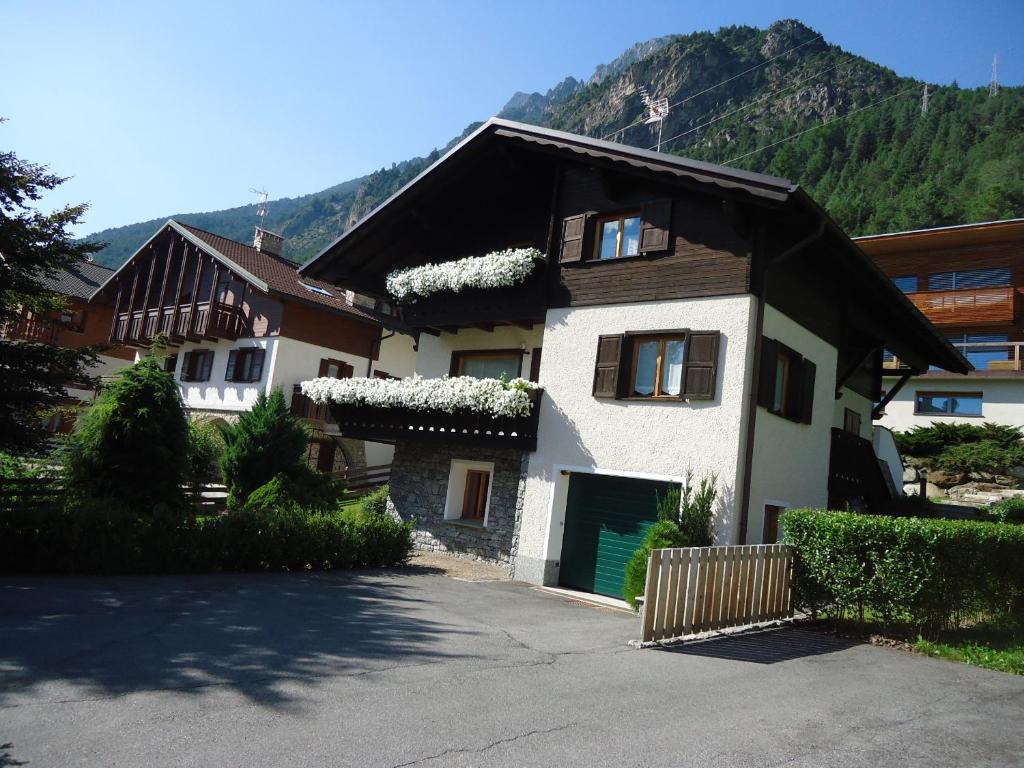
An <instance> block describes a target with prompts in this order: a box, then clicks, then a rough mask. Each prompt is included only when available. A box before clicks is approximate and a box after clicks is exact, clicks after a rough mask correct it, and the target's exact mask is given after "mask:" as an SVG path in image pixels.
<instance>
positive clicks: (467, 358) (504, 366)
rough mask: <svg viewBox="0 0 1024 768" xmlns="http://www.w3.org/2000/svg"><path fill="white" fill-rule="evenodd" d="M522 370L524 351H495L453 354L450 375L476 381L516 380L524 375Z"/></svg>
mask: <svg viewBox="0 0 1024 768" xmlns="http://www.w3.org/2000/svg"><path fill="white" fill-rule="evenodd" d="M522 369H523V353H522V350H519V349H494V350H480V351H472V352H455V353H453V354H452V365H451V371H450V373H451V375H452V376H472V377H473V378H474V379H500V378H501V377H502V376H505V378H508V379H514V378H516V377H518V376H521V375H522Z"/></svg>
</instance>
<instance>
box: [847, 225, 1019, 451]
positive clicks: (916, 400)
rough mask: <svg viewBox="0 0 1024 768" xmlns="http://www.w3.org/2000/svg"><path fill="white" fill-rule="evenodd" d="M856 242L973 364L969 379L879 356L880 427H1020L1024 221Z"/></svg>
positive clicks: (921, 231)
mask: <svg viewBox="0 0 1024 768" xmlns="http://www.w3.org/2000/svg"><path fill="white" fill-rule="evenodd" d="M855 242H856V243H857V245H859V246H860V247H861V250H863V251H864V252H865V253H866V254H868V255H869V256H870V257H871V258H872V259H874V261H875V263H876V264H877V265H878V266H879V267H880V268H881V269H882V271H883V272H885V274H886V275H888V276H889V277H890V278H892V281H893V283H895V285H896V286H897V287H898V288H899V289H900V290H901V291H903V292H904V293H906V294H907V296H908V298H909V299H910V300H911V301H912V302H913V303H914V304H915V305H916V306H917V307H918V308H919V309H920V310H921V311H922V312H923V313H924V315H925V317H927V318H928V319H929V320H931V321H932V322H933V323H934V324H935V325H936V326H937V327H938V328H939V330H940V331H942V333H943V334H945V335H946V337H947V338H948V339H949V340H950V342H952V343H953V345H954V346H955V347H957V349H959V350H960V351H961V352H962V353H963V354H964V356H965V357H966V358H967V359H968V360H969V361H970V362H971V363H972V364H973V365H974V369H975V370H973V371H972V372H971V373H970V374H969V375H968V376H966V377H964V376H959V375H955V374H950V373H948V372H946V371H941V370H934V369H932V370H927V369H923V368H914V367H911V368H908V367H907V366H906V365H905V361H903V360H902V359H901V358H900V356H899V355H894V354H889V355H887V357H886V367H887V368H888V370H887V371H886V378H885V384H886V386H887V387H888V389H889V390H890V391H891V392H893V393H894V394H893V396H892V400H891V401H890V402H889V403H888V404H887V405H886V406H885V414H884V416H882V417H881V418H880V419H879V421H878V423H879V424H880V425H882V426H884V427H888V428H889V429H893V430H900V431H905V430H907V429H910V428H911V427H913V426H917V425H928V424H931V423H932V422H934V421H943V422H963V423H979V422H982V421H993V422H997V423H1000V424H1009V425H1012V426H1024V366H1022V355H1021V347H1022V346H1024V304H1022V302H1021V292H1022V290H1024V219H1013V220H1009V221H992V222H986V223H983V224H963V225H960V226H955V227H937V228H935V229H919V230H915V231H912V232H895V233H892V234H886V235H871V236H869V237H859V238H856V239H855Z"/></svg>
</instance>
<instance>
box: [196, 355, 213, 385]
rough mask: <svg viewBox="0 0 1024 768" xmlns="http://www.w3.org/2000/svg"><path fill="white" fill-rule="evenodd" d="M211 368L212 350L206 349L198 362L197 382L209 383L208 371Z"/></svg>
mask: <svg viewBox="0 0 1024 768" xmlns="http://www.w3.org/2000/svg"><path fill="white" fill-rule="evenodd" d="M211 368H213V350H212V349H208V350H207V351H206V352H204V353H203V357H202V360H200V368H199V380H200V381H209V380H210V369H211Z"/></svg>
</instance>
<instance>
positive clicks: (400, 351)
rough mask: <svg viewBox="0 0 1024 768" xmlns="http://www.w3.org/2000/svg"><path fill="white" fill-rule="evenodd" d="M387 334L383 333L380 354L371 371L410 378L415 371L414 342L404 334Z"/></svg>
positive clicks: (387, 332) (386, 332)
mask: <svg viewBox="0 0 1024 768" xmlns="http://www.w3.org/2000/svg"><path fill="white" fill-rule="evenodd" d="M389 333H390V331H385V332H384V337H385V338H383V339H381V342H380V354H379V355H378V356H377V360H376V361H375V362H374V364H373V370H375V371H384V372H385V373H388V374H391V375H392V376H397V377H398V378H400V379H402V378H405V377H406V376H412V374H413V372H414V371H415V370H416V349H415V344H416V342H415V340H414V339H413V338H412V336H406V335H405V334H404V333H396V334H395V335H394V336H390V335H389ZM356 373H359V371H356Z"/></svg>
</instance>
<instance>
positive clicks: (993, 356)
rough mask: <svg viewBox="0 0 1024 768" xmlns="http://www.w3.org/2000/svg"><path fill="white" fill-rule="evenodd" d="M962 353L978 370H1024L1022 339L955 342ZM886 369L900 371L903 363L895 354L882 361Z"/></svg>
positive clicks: (955, 345) (1023, 343) (1023, 345)
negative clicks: (967, 342)
mask: <svg viewBox="0 0 1024 768" xmlns="http://www.w3.org/2000/svg"><path fill="white" fill-rule="evenodd" d="M953 346H954V347H956V348H957V349H958V350H960V352H961V354H963V356H964V357H966V358H967V359H968V360H970V361H971V362H972V363H973V364H974V368H975V370H978V371H1022V370H1024V352H1022V348H1024V342H1020V341H984V342H982V341H979V342H974V343H969V344H953ZM882 367H883V368H885V369H886V370H892V371H898V370H900V369H902V368H903V363H902V362H901V361H900V360H899V358H897V357H895V356H894V355H889V356H887V357H886V358H885V359H884V360H883V361H882Z"/></svg>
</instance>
